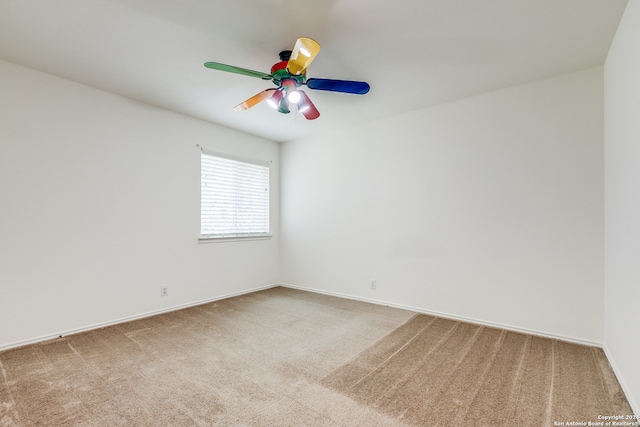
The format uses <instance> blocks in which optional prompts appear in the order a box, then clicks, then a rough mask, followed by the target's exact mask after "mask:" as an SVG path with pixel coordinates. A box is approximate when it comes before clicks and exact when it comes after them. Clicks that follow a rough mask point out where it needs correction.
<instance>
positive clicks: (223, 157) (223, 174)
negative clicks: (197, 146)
mask: <svg viewBox="0 0 640 427" xmlns="http://www.w3.org/2000/svg"><path fill="white" fill-rule="evenodd" d="M200 171H201V173H200V175H201V184H200V239H201V240H208V239H223V238H248V237H253V238H256V237H269V162H265V161H261V160H249V159H241V158H238V157H234V156H230V155H227V154H221V153H207V152H205V151H202V154H201V155H200Z"/></svg>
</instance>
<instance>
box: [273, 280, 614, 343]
mask: <svg viewBox="0 0 640 427" xmlns="http://www.w3.org/2000/svg"><path fill="white" fill-rule="evenodd" d="M280 286H283V287H286V288H291V289H298V290H302V291H309V292H314V293H318V294H324V295H331V296H335V297H340V298H346V299H351V300H356V301H362V302H368V303H371V304H377V305H384V306H388V307H394V308H400V309H403V310H409V311H414V312H416V313H421V314H429V315H432V316H436V317H442V318H445V319H451V320H458V321H461V322H467V323H473V324H476V325H480V326H489V327H493V328H499V329H506V330H508V331H513V332H520V333H523V334H529V335H536V336H539V337H544V338H552V339H557V340H561V341H566V342H571V343H574V344H581V345H588V346H591V347H599V348H602V343H600V342H595V341H589V340H584V339H581V338H575V337H568V336H564V335H560V334H550V333H548V332H543V331H536V330H532V329H526V328H519V327H516V326H511V325H504V324H501V323H495V322H487V321H485V320H480V319H474V318H471V317H464V316H457V315H453V314H449V313H442V312H438V311H433V310H425V309H422V308H419V307H411V306H408V305H402V304H395V303H390V302H386V301H380V300H374V299H370V298H363V297H357V296H353V295H347V294H341V293H338V292H330V291H325V290H321V289H314V288H306V287H303V286H296V285H291V284H288V283H281V284H280Z"/></svg>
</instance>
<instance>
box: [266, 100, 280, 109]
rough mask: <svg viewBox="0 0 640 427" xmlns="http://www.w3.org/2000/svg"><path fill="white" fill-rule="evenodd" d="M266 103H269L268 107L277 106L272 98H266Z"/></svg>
mask: <svg viewBox="0 0 640 427" xmlns="http://www.w3.org/2000/svg"><path fill="white" fill-rule="evenodd" d="M267 104H269V107H271V108H278V104H277V103H276V101H274V100H273V98H269V99H267Z"/></svg>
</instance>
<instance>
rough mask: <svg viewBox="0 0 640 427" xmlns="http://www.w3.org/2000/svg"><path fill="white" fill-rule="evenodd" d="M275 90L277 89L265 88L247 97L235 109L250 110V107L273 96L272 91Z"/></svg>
mask: <svg viewBox="0 0 640 427" xmlns="http://www.w3.org/2000/svg"><path fill="white" fill-rule="evenodd" d="M274 90H275V89H266V90H263V91H262V92H260V93H259V94H257V95H254V96H252V97H251V98H249V99H247V100H246V101H244V102H243V103H242V104H238V105H236V106H235V107H234V108H233V109H234V110H236V111H244V110H248V109H249V108H251V107H253V106H254V105H256V104H259V103H260V102H262V101H264V100H265V99H267V98H268V97H270V96H271V92H272V91H274Z"/></svg>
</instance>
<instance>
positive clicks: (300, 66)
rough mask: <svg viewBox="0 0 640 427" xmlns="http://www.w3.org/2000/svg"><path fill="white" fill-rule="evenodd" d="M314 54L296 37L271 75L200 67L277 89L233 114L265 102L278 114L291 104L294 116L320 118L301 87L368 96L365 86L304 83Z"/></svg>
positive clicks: (313, 45) (309, 43) (311, 43)
mask: <svg viewBox="0 0 640 427" xmlns="http://www.w3.org/2000/svg"><path fill="white" fill-rule="evenodd" d="M318 52H320V44H318V42H316V41H315V40H312V39H310V38H308V37H300V38H299V39H298V40H297V41H296V44H295V45H294V47H293V50H283V51H282V52H280V62H278V63H276V64H274V66H273V67H271V74H267V73H262V72H260V71H253V70H248V69H246V68H240V67H234V66H233V65H225V64H220V63H218V62H205V64H204V66H205V67H207V68H211V69H213V70H220V71H227V72H230V73H236V74H242V75H245V76H250V77H257V78H260V79H263V80H271V81H272V82H273V83H274V84H275V85H276V86H277V87H276V88H269V89H265V90H263V91H262V92H260V93H258V94H257V95H254V96H252V97H251V98H249V99H247V100H246V101H244V102H243V103H241V104H238V105H237V106H236V107H235V109H236V110H239V111H244V110H248V109H249V108H251V107H253V106H255V105H257V104H258V103H260V102H262V101H264V100H265V99H266V100H267V103H268V104H269V105H270V106H271V107H273V108H276V109H277V110H278V111H279V112H281V113H284V114H287V113H289V112H290V107H291V104H294V105H296V106H297V109H298V112H300V113H301V114H302V115H303V116H304V117H305V118H306V119H307V120H314V119H317V118H318V117H320V112H319V111H318V110H317V109H316V107H315V106H314V105H313V103H312V102H311V99H309V97H308V96H307V94H306V93H305V92H304V91H302V90H300V87H301V86H306V87H308V88H309V89H315V90H325V91H331V92H343V93H352V94H356V95H364V94H365V93H367V92H369V89H370V87H369V84H368V83H365V82H356V81H351V80H333V79H315V78H311V79H307V75H306V72H307V68H308V67H309V65H310V64H311V62H312V61H313V59H314V58H315V57H316V55H317V54H318Z"/></svg>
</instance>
